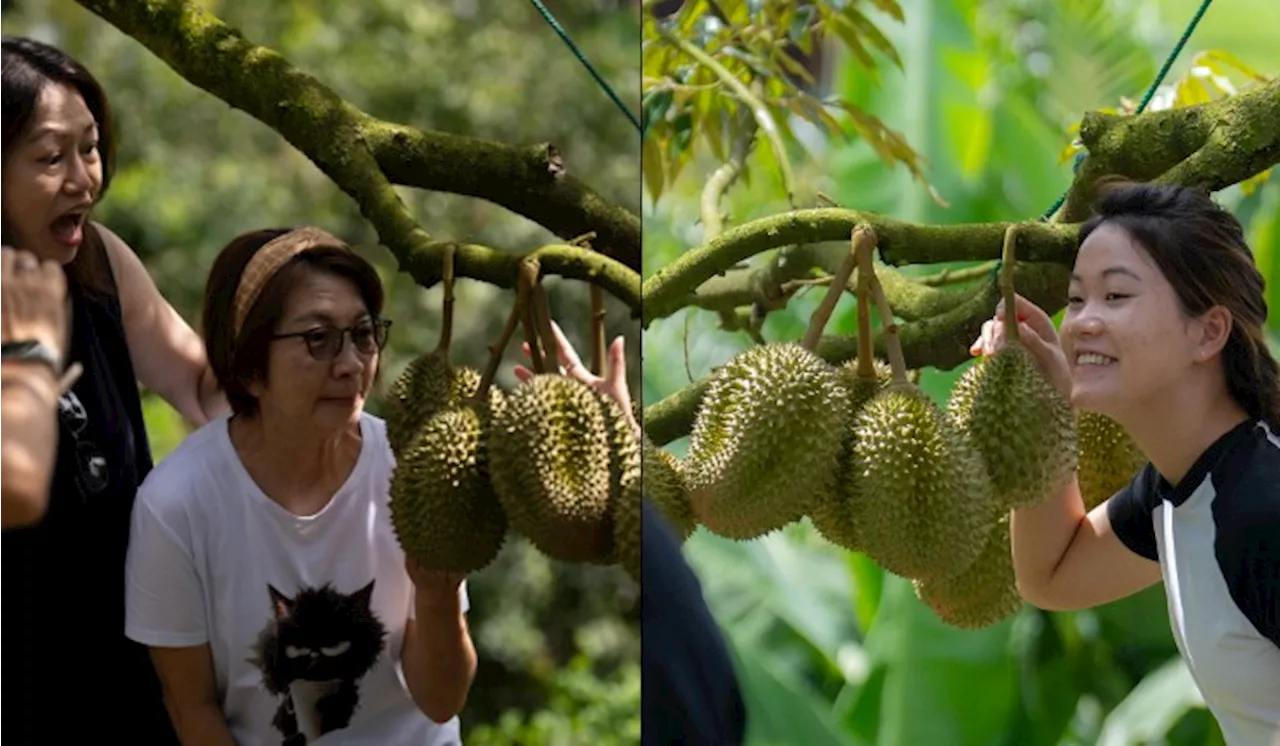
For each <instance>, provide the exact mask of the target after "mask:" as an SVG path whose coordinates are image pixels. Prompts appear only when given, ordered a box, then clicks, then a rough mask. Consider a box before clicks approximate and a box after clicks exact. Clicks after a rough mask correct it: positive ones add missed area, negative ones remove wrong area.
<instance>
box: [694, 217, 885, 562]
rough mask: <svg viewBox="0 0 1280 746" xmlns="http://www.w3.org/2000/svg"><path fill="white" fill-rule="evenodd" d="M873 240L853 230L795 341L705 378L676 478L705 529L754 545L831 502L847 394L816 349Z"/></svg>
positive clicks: (867, 230)
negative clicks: (680, 473)
mask: <svg viewBox="0 0 1280 746" xmlns="http://www.w3.org/2000/svg"><path fill="white" fill-rule="evenodd" d="M874 242H875V233H874V231H873V230H872V228H871V227H870V226H867V225H859V226H857V227H855V228H854V230H853V232H852V234H851V235H850V241H849V243H850V252H849V254H848V255H847V256H846V257H845V259H844V261H843V262H842V263H841V265H840V267H839V269H837V271H836V272H835V273H834V274H833V275H832V277H831V283H830V284H829V285H828V287H827V291H826V294H825V295H824V296H823V298H822V300H821V302H819V304H818V307H817V308H816V309H815V310H814V312H813V314H812V315H811V316H810V318H809V326H808V329H806V331H805V334H804V338H803V340H802V341H801V342H800V343H798V344H797V343H795V342H777V343H772V344H762V345H758V346H756V347H752V348H749V349H747V350H746V351H745V352H742V353H741V354H739V355H737V356H736V357H734V358H733V359H732V360H731V361H729V363H728V364H726V365H724V366H723V367H721V368H719V369H717V370H716V371H715V372H714V373H713V374H712V375H711V376H710V377H709V380H708V383H707V389H706V392H705V393H704V395H703V397H702V405H701V407H700V408H699V410H698V414H697V417H696V418H695V420H694V425H693V429H692V431H691V432H690V437H689V451H688V455H687V456H686V457H685V461H684V469H683V474H684V477H685V484H686V485H687V486H688V488H689V496H690V501H691V502H692V503H693V512H694V515H695V516H696V517H697V520H698V522H699V523H701V524H702V525H704V526H706V527H707V528H708V529H710V530H711V531H713V532H715V533H717V534H720V535H721V536H724V537H727V538H730V539H738V540H749V539H754V538H757V537H759V536H762V535H764V534H767V533H769V532H771V531H776V530H778V529H781V528H783V527H784V526H786V525H787V524H789V523H792V522H793V521H798V520H800V519H801V518H802V517H804V516H805V514H806V513H807V512H808V511H809V507H810V505H811V504H813V503H814V502H817V501H823V500H834V499H835V498H834V497H833V496H832V495H831V491H832V490H833V489H834V487H835V476H836V471H837V470H838V468H839V465H840V457H841V451H842V449H843V447H844V444H845V432H846V429H847V428H848V420H849V414H850V406H849V399H850V391H849V387H848V386H846V382H845V381H844V380H843V376H842V375H841V373H840V372H839V371H838V370H837V369H836V368H835V367H833V366H832V365H831V364H830V363H828V362H827V361H826V360H824V359H822V358H821V357H819V356H818V355H817V353H816V350H817V347H818V342H819V340H820V339H821V336H822V333H823V331H824V329H825V328H826V325H827V322H828V321H829V320H830V318H831V314H832V312H833V311H834V309H835V307H836V304H837V303H838V302H839V301H840V298H841V297H842V296H843V294H844V291H845V288H846V287H848V282H849V277H850V275H852V274H853V269H854V266H855V264H856V261H857V254H858V252H859V250H860V249H859V247H863V246H870V245H873V244H874Z"/></svg>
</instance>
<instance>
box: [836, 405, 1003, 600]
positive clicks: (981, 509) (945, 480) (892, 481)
mask: <svg viewBox="0 0 1280 746" xmlns="http://www.w3.org/2000/svg"><path fill="white" fill-rule="evenodd" d="M855 429H856V433H855V436H854V440H853V448H852V453H851V457H850V459H849V460H848V462H847V463H846V466H845V468H846V469H847V470H849V472H851V473H848V474H847V475H845V476H844V477H843V478H844V479H846V480H848V481H850V482H853V483H856V484H857V485H858V491H859V492H858V495H857V499H855V500H852V501H849V502H848V503H847V506H848V509H849V516H850V518H851V520H852V522H853V525H854V526H856V527H857V541H858V544H859V546H860V547H861V548H862V551H863V552H865V553H866V554H867V555H868V556H870V557H871V558H872V559H874V560H875V561H876V562H877V563H878V564H880V566H881V567H883V568H884V569H885V570H888V571H889V572H891V573H894V574H896V575H900V576H903V577H908V578H919V579H932V578H936V577H941V576H945V575H946V574H948V573H951V572H954V571H955V568H957V567H963V566H964V565H966V564H968V563H969V562H971V561H973V559H974V558H976V557H977V556H978V554H979V552H981V551H982V547H983V546H984V544H985V543H986V538H987V533H988V532H989V531H990V529H991V521H990V519H989V516H990V515H991V513H992V511H993V499H992V493H991V484H990V481H989V479H988V477H987V474H986V470H985V469H984V468H983V463H982V458H981V456H980V455H979V453H978V451H977V450H976V449H975V448H974V447H973V446H972V445H971V444H970V443H969V442H968V440H966V439H965V437H964V435H963V433H961V432H959V431H958V430H956V429H955V427H954V426H953V425H952V423H951V421H950V419H949V418H948V417H947V416H946V413H945V412H943V411H942V409H941V408H940V407H938V405H936V404H935V403H934V402H933V401H932V400H931V399H929V397H928V396H927V395H925V394H924V393H923V392H922V391H920V390H919V389H918V388H916V387H915V386H914V385H912V384H902V385H897V384H895V385H892V386H890V387H889V388H887V389H885V390H884V391H882V392H881V393H879V394H877V395H876V396H875V397H874V398H872V399H871V401H869V402H867V404H866V405H865V406H864V407H863V408H862V411H861V412H859V413H858V415H857V418H856V424H855Z"/></svg>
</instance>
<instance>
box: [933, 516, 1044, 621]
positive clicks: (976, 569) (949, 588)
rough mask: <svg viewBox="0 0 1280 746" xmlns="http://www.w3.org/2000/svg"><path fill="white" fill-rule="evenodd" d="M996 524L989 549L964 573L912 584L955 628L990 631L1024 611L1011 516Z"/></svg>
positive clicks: (1004, 517)
mask: <svg viewBox="0 0 1280 746" xmlns="http://www.w3.org/2000/svg"><path fill="white" fill-rule="evenodd" d="M993 521H994V523H995V526H994V528H992V529H991V532H990V534H989V535H988V536H987V541H986V546H984V547H983V549H982V552H981V554H979V555H978V557H977V559H975V560H974V561H973V562H970V563H969V565H968V567H966V568H965V569H964V570H963V571H962V572H960V573H958V574H956V575H954V576H953V577H949V578H941V579H938V580H933V581H921V580H915V581H912V586H913V587H914V589H915V593H916V597H917V598H919V599H920V600H921V601H923V602H924V603H925V605H927V606H928V607H929V608H930V609H932V610H933V613H934V614H936V615H937V616H938V618H939V619H941V620H942V621H944V622H946V623H947V624H949V625H951V626H953V627H959V628H961V629H981V628H982V627H989V626H991V625H993V624H998V623H1000V622H1002V621H1004V620H1005V619H1008V618H1009V617H1011V616H1013V615H1014V614H1016V613H1017V612H1018V610H1019V609H1020V608H1022V596H1021V595H1019V593H1018V585H1017V580H1016V577H1015V576H1014V571H1013V552H1012V546H1011V545H1010V543H1009V514H1008V513H1004V512H1001V513H1000V514H999V515H998V516H997V517H995V518H994V519H993Z"/></svg>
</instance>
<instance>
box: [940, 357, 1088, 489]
mask: <svg viewBox="0 0 1280 746" xmlns="http://www.w3.org/2000/svg"><path fill="white" fill-rule="evenodd" d="M947 409H948V412H949V414H950V415H951V417H952V419H953V420H954V421H955V423H956V425H957V426H959V427H960V429H962V430H964V431H965V432H966V433H967V434H968V436H969V440H970V442H972V443H973V444H974V445H975V446H977V448H978V450H979V451H980V452H981V453H982V457H983V459H984V460H985V461H986V464H987V469H988V472H989V473H990V475H991V481H992V485H993V486H994V488H995V492H996V498H997V500H999V501H1000V502H1001V503H1002V504H1003V506H1004V507H1006V508H1024V507H1030V506H1033V505H1036V504H1038V503H1040V502H1042V501H1043V500H1045V499H1048V498H1050V497H1052V496H1053V494H1054V493H1055V491H1056V490H1060V489H1061V488H1062V487H1063V486H1064V485H1065V484H1066V483H1067V481H1068V480H1069V479H1071V477H1072V475H1073V474H1074V473H1075V470H1076V429H1075V418H1074V417H1073V416H1072V413H1071V407H1070V405H1069V404H1068V403H1067V402H1066V400H1065V399H1063V397H1062V396H1061V395H1060V394H1059V393H1058V392H1057V390H1056V389H1054V387H1053V384H1051V383H1050V382H1049V380H1048V379H1047V378H1046V377H1045V376H1044V374H1043V373H1042V372H1041V371H1040V368H1039V367H1038V366H1037V365H1036V363H1035V360H1034V359H1033V358H1032V357H1031V354H1030V353H1029V352H1027V350H1026V348H1025V347H1024V346H1022V344H1020V343H1019V342H1017V341H1015V340H1009V341H1008V342H1006V344H1005V345H1004V346H1003V347H1001V348H1000V350H999V351H997V352H996V353H995V354H994V355H991V356H990V357H987V358H984V359H981V360H979V361H978V362H976V363H975V364H974V365H973V366H972V367H970V368H969V369H968V370H966V371H965V372H964V374H963V375H962V376H961V377H960V379H959V380H958V381H956V384H955V386H954V387H953V388H952V391H951V397H950V399H949V401H948V402H947Z"/></svg>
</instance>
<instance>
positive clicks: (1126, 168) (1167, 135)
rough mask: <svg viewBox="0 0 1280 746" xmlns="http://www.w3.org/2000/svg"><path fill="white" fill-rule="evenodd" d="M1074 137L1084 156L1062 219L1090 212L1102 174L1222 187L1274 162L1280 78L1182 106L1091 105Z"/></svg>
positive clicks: (1279, 138) (1279, 151)
mask: <svg viewBox="0 0 1280 746" xmlns="http://www.w3.org/2000/svg"><path fill="white" fill-rule="evenodd" d="M1080 139H1081V141H1082V142H1083V143H1084V144H1085V147H1087V148H1088V152H1089V156H1088V158H1086V159H1085V162H1084V165H1082V166H1081V167H1080V170H1079V172H1077V174H1076V178H1075V182H1074V184H1073V186H1072V188H1071V192H1070V194H1069V195H1068V196H1067V201H1066V205H1065V207H1064V208H1063V211H1062V216H1061V218H1060V220H1061V221H1062V222H1064V223H1075V222H1079V221H1081V220H1084V219H1085V218H1086V217H1087V216H1088V215H1089V211H1090V208H1091V206H1092V205H1093V201H1094V199H1095V198H1096V197H1097V193H1098V192H1097V183H1098V180H1099V179H1100V178H1102V177H1104V176H1122V177H1125V178H1129V179H1134V180H1137V181H1158V182H1161V183H1168V184H1181V185H1183V186H1193V187H1202V188H1205V189H1208V190H1209V191H1217V190H1219V189H1224V188H1226V187H1228V186H1231V185H1232V184H1237V183H1239V182H1241V181H1244V180H1245V179H1248V178H1249V177H1251V176H1253V175H1255V174H1258V173H1261V172H1262V171H1265V170H1266V169H1267V168H1269V167H1270V166H1272V165H1275V164H1276V163H1277V162H1280V80H1276V81H1273V82H1271V83H1268V84H1266V85H1262V86H1258V87H1256V88H1253V89H1251V90H1248V91H1245V92H1243V93H1239V94H1237V95H1234V96H1230V97H1228V98H1224V99H1220V100H1218V101H1213V102H1210V103H1206V104H1199V105H1196V106H1188V107H1184V108H1181V109H1166V110H1164V111H1153V112H1147V113H1144V114H1139V115H1136V116H1116V115H1114V114H1102V113H1099V112H1089V113H1088V114H1086V115H1085V117H1084V121H1083V122H1081V125H1080Z"/></svg>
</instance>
